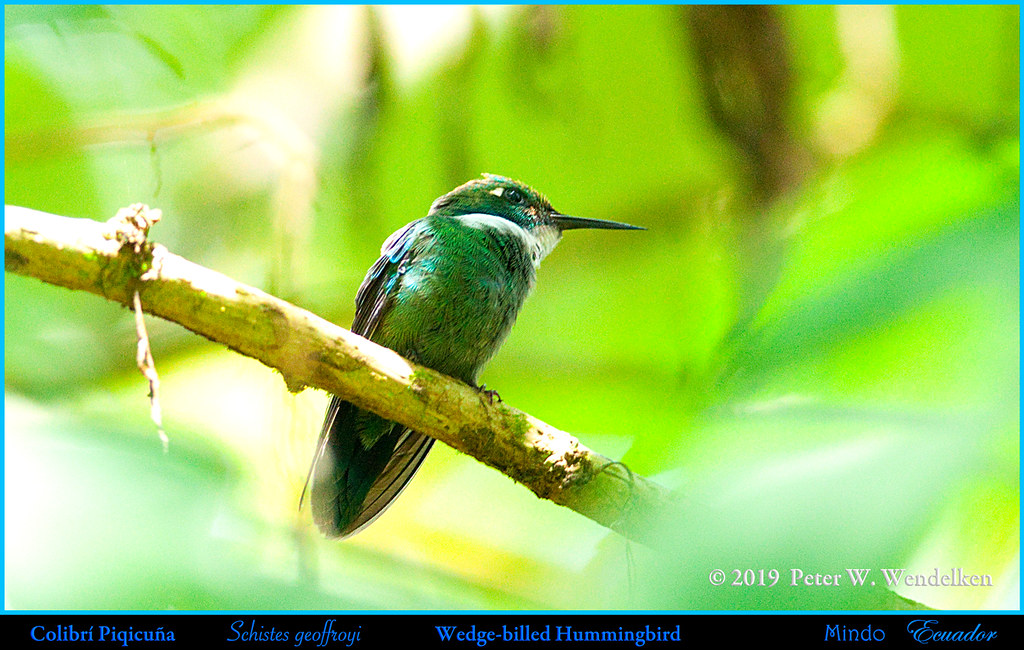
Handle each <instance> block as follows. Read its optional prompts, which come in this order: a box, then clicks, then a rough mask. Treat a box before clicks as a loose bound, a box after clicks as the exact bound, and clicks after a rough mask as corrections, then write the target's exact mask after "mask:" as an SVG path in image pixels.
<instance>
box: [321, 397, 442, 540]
mask: <svg viewBox="0 0 1024 650" xmlns="http://www.w3.org/2000/svg"><path fill="white" fill-rule="evenodd" d="M433 443H434V439H433V438H431V437H430V436H425V435H423V434H420V433H416V432H415V431H411V430H410V429H407V428H405V427H403V426H402V425H400V424H397V423H395V422H390V421H388V420H385V419H383V418H381V417H379V416H377V415H374V414H373V413H370V412H368V411H363V410H361V409H358V408H356V407H355V406H354V405H352V404H350V403H349V402H346V401H344V400H342V399H339V398H338V397H332V398H331V405H330V407H328V409H327V416H326V417H325V418H324V426H323V429H322V430H321V431H320V441H319V444H318V445H317V453H316V457H315V458H314V460H313V466H312V468H311V469H310V479H309V480H308V481H307V482H309V481H311V485H310V506H311V508H312V511H313V521H315V522H316V525H317V527H318V528H319V529H320V531H321V532H323V533H324V534H325V535H327V536H328V537H337V538H341V537H348V536H349V535H353V534H355V533H356V532H358V531H359V530H361V529H362V528H363V527H365V526H368V525H369V524H370V523H372V522H373V520H374V519H376V518H377V517H379V516H380V515H381V513H382V512H384V510H385V509H386V508H387V507H388V506H389V505H391V502H392V501H394V500H395V499H396V498H398V495H399V494H401V492H402V490H403V489H405V486H406V485H408V483H409V481H410V480H411V479H412V477H413V475H414V474H415V473H416V470H417V469H419V467H420V464H421V463H422V462H423V459H424V458H425V457H426V455H427V452H428V451H430V446H431V445H432V444H433Z"/></svg>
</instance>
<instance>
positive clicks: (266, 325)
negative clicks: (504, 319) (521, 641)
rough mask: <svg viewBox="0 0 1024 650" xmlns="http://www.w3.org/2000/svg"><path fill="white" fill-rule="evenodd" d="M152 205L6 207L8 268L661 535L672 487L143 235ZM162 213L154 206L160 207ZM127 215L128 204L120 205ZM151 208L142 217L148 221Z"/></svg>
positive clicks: (620, 525) (632, 531) (585, 511)
mask: <svg viewBox="0 0 1024 650" xmlns="http://www.w3.org/2000/svg"><path fill="white" fill-rule="evenodd" d="M147 211H148V209H147V208H145V206H133V208H132V209H131V210H127V211H122V212H124V213H125V214H131V215H133V217H132V218H130V219H121V220H118V219H116V218H115V220H111V221H109V222H107V223H101V222H97V221H92V220H89V219H71V218H68V217H62V216H57V215H52V214H47V213H44V212H38V211H35V210H30V209H27V208H21V207H14V206H6V207H5V210H4V222H5V223H4V254H5V268H6V270H7V271H9V272H12V273H17V274H20V275H25V276H31V277H35V278H38V279H40V280H43V281H44V282H48V283H50V284H55V285H58V286H62V287H66V288H69V289H76V290H81V291H88V292H90V293H94V294H96V295H99V296H102V297H104V298H106V299H108V300H113V301H115V302H119V303H121V304H123V305H126V306H129V307H130V306H131V304H132V302H133V296H134V292H135V291H136V290H138V292H139V296H140V298H141V303H142V308H143V310H145V311H146V312H147V313H150V314H153V315H156V316H160V317H161V318H165V319H167V320H170V321H173V322H175V323H178V324H180V325H182V326H184V327H185V328H187V329H189V330H191V331H193V332H195V333H196V334H200V335H202V336H204V337H206V338H208V339H210V340H212V341H216V342H218V343H222V344H224V345H226V346H228V347H229V348H231V349H232V350H235V351H236V352H239V353H240V354H244V355H246V356H249V357H252V358H254V359H258V360H259V361H261V362H263V363H264V364H265V365H267V366H270V367H271V368H274V369H276V370H278V371H279V372H280V373H281V375H282V377H283V378H284V381H285V382H286V384H287V385H288V388H289V390H292V391H299V390H302V389H303V388H305V387H314V388H319V389H322V390H325V391H328V392H331V393H334V394H336V395H339V396H341V397H343V398H344V399H346V400H349V401H351V402H353V403H354V404H356V405H358V406H359V407H361V408H364V409H367V410H370V411H373V412H375V413H378V414H380V415H382V416H384V417H386V418H388V419H390V420H394V421H396V422H400V423H401V424H404V425H406V426H408V427H410V428H412V429H415V430H416V431H419V432H422V433H424V434H427V435H429V436H432V437H434V438H436V439H438V440H440V441H442V442H444V443H446V444H448V445H450V446H452V447H454V448H455V449H457V450H459V451H461V452H463V453H466V454H469V455H471V456H473V457H474V458H476V459H477V460H479V461H481V462H483V463H485V464H487V465H490V466H491V467H494V468H495V469H497V470H499V471H501V472H503V473H504V474H506V475H508V476H509V477H511V478H512V479H514V480H516V481H517V482H519V483H522V484H523V485H525V486H526V487H528V488H529V489H530V490H532V491H533V492H534V493H535V494H536V495H537V496H538V497H541V498H544V499H550V500H551V501H553V502H555V503H558V504H560V505H563V506H565V507H567V508H570V509H572V510H575V511H576V512H578V513H580V514H582V515H584V516H586V517H589V518H590V519H592V520H594V521H596V522H598V523H599V524H602V525H603V526H606V527H608V528H610V529H612V530H614V531H616V532H618V533H620V534H621V535H623V536H625V537H627V538H630V539H633V540H636V541H640V542H642V543H645V544H647V545H651V546H655V545H657V544H656V541H657V540H656V532H655V529H656V523H657V522H659V521H660V520H661V519H662V518H663V517H664V516H665V515H666V514H669V513H671V511H672V510H674V509H675V508H676V507H677V506H676V502H675V500H674V498H673V496H672V495H671V494H670V493H669V492H668V490H666V489H665V488H664V487H662V486H660V485H658V484H656V483H653V482H651V481H649V480H647V479H645V478H643V477H641V476H638V475H636V474H634V473H632V472H631V471H630V470H629V469H628V468H627V467H626V466H625V465H623V464H622V463H619V462H615V461H612V460H610V459H608V458H605V457H604V456H601V455H600V454H597V453H595V452H593V451H591V450H590V449H587V448H586V447H585V446H583V445H582V444H580V442H579V441H578V440H576V438H574V437H573V436H571V435H570V434H568V433H565V432H563V431H560V430H558V429H556V428H554V427H552V426H550V425H548V424H545V423H544V422H541V421H540V420H538V419H536V418H534V417H532V416H530V415H528V414H526V413H523V412H522V411H519V410H516V409H514V408H512V407H510V406H508V405H507V404H504V403H502V402H497V403H494V404H492V403H491V401H490V400H489V399H488V397H487V396H486V394H483V393H481V392H479V391H477V390H476V389H474V388H472V387H470V386H468V385H466V384H464V383H462V382H460V381H457V380H455V379H452V378H450V377H447V376H445V375H442V374H440V373H438V372H435V371H433V370H431V369H429V368H425V367H423V366H418V365H416V364H414V363H412V362H410V361H408V360H406V359H404V358H402V357H400V356H399V355H398V354H396V353H395V352H393V351H391V350H389V349H387V348H384V347H381V346H379V345H376V344H375V343H372V342H371V341H369V340H367V339H364V338H363V337H361V336H358V335H356V334H353V333H352V332H350V331H348V330H346V329H343V328H341V327H338V326H336V325H333V324H331V323H329V322H327V321H326V320H324V319H322V318H319V317H317V316H316V315H314V314H312V313H310V312H308V311H306V310H304V309H301V308H299V307H296V306H294V305H292V304H289V303H287V302H285V301H283V300H280V299H279V298H275V297H274V296H271V295H269V294H266V293H264V292H262V291H260V290H259V289H255V288H253V287H249V286H246V285H243V284H240V283H238V282H236V281H234V280H232V279H231V278H229V277H227V276H225V275H223V274H220V273H217V272H216V271H212V270H210V269H206V268H204V267H202V266H199V265H197V264H193V263H192V262H189V261H188V260H186V259H184V258H182V257H179V256H177V255H173V254H171V253H170V252H169V251H168V250H167V249H166V248H164V247H163V246H160V245H159V244H153V243H151V242H148V241H145V245H142V246H140V245H139V237H140V236H141V237H142V238H143V239H144V238H145V234H146V232H145V231H146V229H148V225H149V223H151V221H150V222H146V221H145V216H146V214H147ZM153 212H155V211H153ZM119 214H121V213H119ZM140 216H141V219H140Z"/></svg>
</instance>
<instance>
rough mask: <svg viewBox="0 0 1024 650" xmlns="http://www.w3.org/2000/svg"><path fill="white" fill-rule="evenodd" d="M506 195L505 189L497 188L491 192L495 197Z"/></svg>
mask: <svg viewBox="0 0 1024 650" xmlns="http://www.w3.org/2000/svg"><path fill="white" fill-rule="evenodd" d="M504 193H505V188H504V187H496V188H494V189H493V190H491V194H493V195H494V196H501V195H502V194H504Z"/></svg>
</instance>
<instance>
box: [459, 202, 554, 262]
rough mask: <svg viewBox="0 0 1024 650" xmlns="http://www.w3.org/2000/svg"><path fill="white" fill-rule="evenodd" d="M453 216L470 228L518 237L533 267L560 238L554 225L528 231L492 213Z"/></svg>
mask: <svg viewBox="0 0 1024 650" xmlns="http://www.w3.org/2000/svg"><path fill="white" fill-rule="evenodd" d="M455 218H456V219H458V220H459V221H461V222H462V223H463V224H465V225H467V226H469V227H470V228H478V229H481V230H500V231H502V232H505V233H508V234H510V235H514V236H515V237H518V238H519V239H520V241H522V242H523V245H524V246H525V247H526V248H527V249H528V250H529V251H530V255H531V257H532V258H533V265H534V266H535V267H538V266H540V261H541V260H542V259H544V258H545V257H547V256H548V253H550V252H551V251H552V250H553V249H554V248H555V244H557V243H558V240H559V239H561V238H562V233H561V232H560V231H559V230H558V228H556V227H555V226H537V227H536V228H534V229H533V230H532V231H530V230H527V229H526V228H523V227H522V226H520V225H519V224H516V223H514V222H512V221H509V220H508V219H503V218H501V217H496V216H494V215H493V214H482V213H476V212H474V213H473V214H461V215H459V216H457V217H455Z"/></svg>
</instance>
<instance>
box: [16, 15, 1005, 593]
mask: <svg viewBox="0 0 1024 650" xmlns="http://www.w3.org/2000/svg"><path fill="white" fill-rule="evenodd" d="M5 21H6V22H5V32H4V35H5V41H4V48H5V49H4V54H5V56H4V68H5V70H4V71H5V75H6V79H5V89H4V90H5V94H4V100H5V176H4V180H5V184H4V188H5V192H6V196H5V203H7V204H14V205H22V206H27V207H30V208H34V209H38V210H45V211H49V212H54V213H58V214H63V215H67V216H74V217H88V218H92V219H97V220H105V219H107V218H109V217H111V216H113V215H114V213H115V212H116V211H117V209H118V208H120V207H123V206H126V205H128V204H131V203H133V202H144V203H148V204H149V205H151V206H153V207H158V208H160V209H162V210H163V220H162V221H161V222H160V223H159V224H158V225H157V226H156V227H155V228H154V230H153V232H152V233H151V237H152V238H153V239H155V240H156V241H159V242H160V243H162V244H165V245H166V246H168V247H169V248H170V249H171V250H172V251H173V252H175V253H178V254H180V255H183V256H185V257H187V258H189V259H191V260H193V261H195V262H197V263H199V264H203V265H205V266H208V267H212V268H214V269H216V270H218V271H221V272H223V273H226V274H228V275H230V276H233V277H235V278H237V279H239V280H241V281H243V282H247V283H249V284H253V285H256V286H258V287H260V288H262V289H265V290H267V291H270V292H272V293H275V294H276V295H279V296H281V297H283V298H285V299H288V300H290V301H292V302H295V303H297V304H299V305H301V306H303V307H306V308H308V309H310V310H312V311H313V312H315V313H317V314H320V315H322V316H324V317H326V318H329V319H331V320H334V321H335V322H338V323H340V324H342V325H348V324H349V323H350V322H351V318H352V314H353V299H354V296H355V293H356V289H357V288H358V286H359V283H360V281H361V280H362V277H363V274H364V273H365V271H366V269H367V268H368V267H369V266H370V265H371V264H372V262H373V261H374V260H375V259H376V256H377V254H378V252H379V247H380V245H381V243H382V242H383V241H384V239H385V238H386V237H387V236H388V235H389V234H390V233H391V232H392V231H394V230H396V229H397V228H398V227H400V226H402V225H403V224H405V223H407V222H408V221H411V220H413V219H415V218H418V217H420V216H423V215H424V214H425V213H426V210H427V208H428V207H429V205H430V203H431V201H432V200H433V199H434V198H435V197H437V196H439V195H441V194H443V193H445V192H447V191H448V190H450V189H451V188H453V187H455V186H456V185H458V184H461V183H462V182H464V181H466V180H468V179H470V178H473V177H476V176H478V175H479V174H480V173H481V172H493V173H498V174H504V175H507V176H512V177H515V178H519V179H521V180H523V181H525V182H527V183H529V184H531V185H533V186H534V187H536V188H537V189H539V190H540V191H542V192H544V193H545V194H547V196H548V197H549V198H550V199H551V202H552V203H553V205H554V206H555V207H556V208H558V209H559V210H561V211H563V212H566V213H569V214H578V215H582V216H587V217H595V218H601V219H615V220H621V221H627V222H631V223H636V224H641V225H644V226H646V227H647V228H648V229H649V230H648V231H647V232H645V233H632V234H628V235H626V234H621V233H608V232H579V233H569V234H568V235H567V236H566V237H565V238H564V239H563V242H562V243H561V244H560V246H559V247H558V249H557V250H556V251H555V252H554V253H553V254H552V255H551V256H550V257H549V258H547V260H545V262H544V265H543V267H542V268H541V270H540V272H539V279H538V286H537V288H536V290H535V292H534V294H533V295H532V296H531V298H530V299H529V300H528V301H527V304H526V306H525V308H524V309H523V312H522V313H521V315H520V318H519V322H518V323H517V325H516V327H515V328H514V330H513V333H512V336H511V337H510V339H509V341H508V342H507V343H506V344H505V346H504V348H503V349H502V351H501V352H500V353H499V354H498V355H497V357H496V358H495V360H494V361H493V362H492V363H491V365H490V366H489V368H488V369H487V370H486V371H485V372H484V375H483V377H482V380H483V381H485V382H486V384H487V386H488V387H491V388H495V389H497V390H499V391H500V392H501V396H502V398H503V399H504V400H505V401H506V402H508V403H509V404H511V405H513V406H515V407H518V408H520V409H523V410H525V411H527V412H529V413H531V414H533V415H535V416H537V417H539V418H541V419H543V420H545V421H547V422H550V423H552V424H554V425H555V426H557V427H559V428H562V429H564V430H567V431H571V432H573V433H574V434H576V435H578V437H579V438H580V439H581V440H582V441H583V443H584V444H586V445H588V446H589V447H591V448H593V449H595V450H597V451H599V452H601V453H603V454H605V455H607V456H610V457H613V458H621V459H622V460H623V461H624V462H626V463H627V464H628V465H629V467H630V468H631V469H632V470H633V471H636V472H639V473H641V474H643V475H645V476H648V477H650V478H652V479H654V480H656V481H659V482H661V483H662V484H664V485H667V486H669V487H672V488H674V489H678V490H679V492H680V494H682V495H683V497H684V498H685V503H686V504H687V507H686V514H685V516H684V518H683V520H681V521H673V522H665V527H664V532H663V535H662V538H663V540H664V543H663V546H662V547H661V548H660V549H658V550H651V549H648V548H645V547H643V546H640V545H638V544H635V543H633V544H627V543H626V542H625V541H624V540H623V539H622V538H620V537H618V536H616V535H615V534H613V533H610V532H609V531H607V530H606V529H604V528H602V527H600V526H598V525H597V524H595V523H593V522H591V521H589V520H587V519H584V518H583V517H581V516H579V515H577V514H575V513H573V512H571V511H569V510H566V509H564V508H560V507H558V506H555V505H552V504H551V503H548V502H544V501H540V500H538V499H537V498H535V497H534V496H533V495H532V494H531V493H530V492H529V491H527V490H526V489H524V488H522V487H520V486H518V485H516V484H514V483H513V482H512V481H511V480H509V479H507V478H505V477H504V476H502V475H501V474H499V473H497V472H495V471H493V470H491V469H488V468H486V467H484V466H483V465H481V464H479V463H477V462H476V461H474V460H473V459H471V458H468V457H465V456H462V455H459V454H457V453H455V452H453V451H452V450H450V449H449V448H447V447H445V446H444V445H437V446H435V450H434V451H433V452H432V453H431V454H430V456H429V457H428V459H427V461H426V463H425V464H424V466H423V468H422V469H421V471H420V474H419V475H418V476H417V478H416V480H414V481H413V482H412V484H411V485H410V487H409V489H408V490H407V491H406V492H405V493H404V494H403V496H402V498H401V499H399V500H398V501H397V502H396V504H395V506H394V507H393V508H391V509H390V510H389V511H388V512H387V513H386V514H385V515H384V516H383V517H382V518H381V519H380V520H378V521H377V522H376V523H375V524H374V525H373V526H371V527H370V528H369V529H367V530H366V531H364V532H362V533H360V534H359V535H357V536H356V537H354V538H352V539H351V540H348V541H345V542H341V543H338V542H330V541H327V540H325V539H323V538H321V537H320V536H319V535H318V533H317V532H316V531H315V530H314V528H313V526H312V524H311V522H310V517H309V513H308V510H303V511H299V510H298V500H299V494H300V492H301V489H302V484H303V481H304V479H305V476H306V470H307V468H308V464H309V462H310V460H311V458H312V454H313V447H314V441H315V439H316V435H317V433H318V429H319V426H320V419H321V417H322V413H323V408H324V407H325V405H326V399H327V398H326V396H325V395H324V394H322V393H319V392H318V391H313V390H308V391H305V392H304V393H301V394H299V395H289V394H288V393H287V391H286V390H285V387H284V384H283V382H282V381H281V379H280V377H279V376H278V375H276V374H275V373H274V372H273V371H271V370H269V369H267V368H266V367H264V366H262V365H261V364H259V363H257V362H255V361H252V360H250V359H246V358H243V357H240V356H238V355H236V354H234V353H232V352H230V351H228V350H226V349H224V348H223V347H221V346H218V345H214V344H211V343H209V342H207V341H205V340H203V339H201V338H199V337H197V336H195V335H192V334H190V333H189V332H187V331H185V330H183V329H182V328H180V327H178V326H176V325H173V324H170V323H166V322H163V321H158V320H156V319H149V320H148V323H149V328H150V337H151V339H152V341H153V346H154V355H155V359H156V367H157V370H158V371H159V373H160V377H161V381H162V383H161V391H162V393H161V398H162V406H163V417H164V425H165V428H166V431H167V434H168V436H169V437H170V447H169V451H168V452H167V453H164V452H163V450H162V447H161V443H160V440H159V438H158V436H157V432H156V428H155V426H154V425H153V423H152V422H151V421H150V419H149V404H148V400H147V397H146V392H147V387H146V384H145V382H144V380H143V378H142V377H141V375H140V374H139V373H138V371H137V369H136V367H135V361H134V352H135V336H134V324H133V319H132V315H131V313H130V312H128V311H127V310H125V309H124V308H122V307H120V306H118V305H115V304H112V303H107V302H104V301H103V300H101V299H99V298H97V297H95V296H92V295H85V294H77V293H74V292H70V291H67V290H64V289H60V288H56V287H52V286H48V285H44V284H42V283H41V282H39V281H37V280H34V279H31V278H24V277H20V276H14V275H12V274H5V280H4V290H5V301H4V326H5V331H4V344H5V358H4V370H5V384H4V387H5V413H4V422H5V447H4V449H5V488H6V492H5V506H6V509H5V533H6V539H5V542H6V556H5V558H6V563H5V574H6V585H5V588H6V591H5V597H6V605H7V607H8V608H13V609H22V608H30V609H78V608H83V609H121V608H124V609H293V608H299V609H347V608H351V609H361V608H368V609H479V610H486V609H619V608H623V609H713V610H714V609H734V608H735V609H765V610H769V609H808V608H810V609H887V608H890V607H899V606H901V604H904V603H905V601H903V600H901V598H899V597H902V598H906V599H911V600H913V601H916V602H919V603H923V604H924V605H927V606H930V607H935V608H943V609H973V608H985V609H992V608H1015V609H1016V608H1019V539H1020V533H1019V525H1020V524H1019V511H1020V510H1019V501H1020V499H1019V488H1020V485H1019V470H1020V465H1019V397H1020V384H1019V357H1020V348H1019V310H1020V304H1019V218H1018V217H1019V167H1020V162H1019V146H1020V145H1019V142H1020V140H1019V126H1018V125H1019V100H1018V98H1019V46H1018V43H1019V9H1018V8H1017V7H1016V6H998V7H985V6H969V7H941V6H926V7H895V8H894V7H886V6H864V7H852V6H847V7H829V6H814V7H800V6H785V7H777V8H771V7H769V8H763V7H762V8H758V7H702V8H688V7H669V6H656V7H643V6H630V7H583V6H574V7H560V6H540V7H497V6H487V7H479V8H472V7H460V6H445V7H415V6H395V7H377V8H373V9H370V8H365V7H351V6H347V7H322V6H317V7H270V6H258V7H234V6H231V7H207V6H200V7H174V6H154V7H140V6H111V7H96V6H89V7H77V6H40V7H32V6H21V7H11V6H7V7H5ZM796 568H798V569H801V570H803V571H805V572H808V573H814V572H821V573H841V574H844V578H845V572H846V569H848V568H869V569H872V570H873V574H872V579H876V580H877V581H878V585H876V587H875V588H869V587H861V588H851V587H849V583H848V582H847V581H846V580H845V579H844V580H843V586H841V587H837V588H825V587H804V586H798V587H793V586H790V584H789V580H790V573H789V572H790V570H791V569H796ZM882 568H906V569H908V570H909V571H911V572H913V573H921V574H926V575H928V574H931V573H932V571H933V569H936V568H938V569H939V570H940V571H941V572H946V571H948V570H950V569H953V568H961V569H962V570H963V571H964V572H966V573H970V574H988V575H990V576H991V577H992V581H993V583H994V584H993V586H992V587H987V588H969V587H959V588H912V587H907V586H906V585H901V586H899V587H897V588H896V589H895V590H894V592H889V591H887V590H885V589H883V588H882V584H884V583H883V581H882V577H881V574H880V569H882ZM712 569H721V570H723V571H725V572H726V573H727V578H728V580H727V584H726V585H724V586H720V587H715V586H712V585H711V584H710V583H709V579H708V575H709V573H710V571H711V570H712ZM745 569H753V570H755V571H756V570H758V569H765V570H769V569H777V570H779V571H780V572H781V573H782V580H781V581H780V584H778V585H777V586H775V587H757V586H731V585H730V584H729V583H731V582H732V581H733V578H734V575H735V574H734V573H733V571H734V570H741V571H742V570H745Z"/></svg>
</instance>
